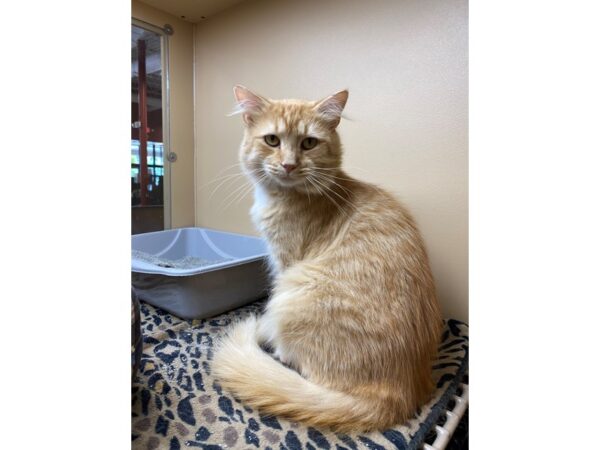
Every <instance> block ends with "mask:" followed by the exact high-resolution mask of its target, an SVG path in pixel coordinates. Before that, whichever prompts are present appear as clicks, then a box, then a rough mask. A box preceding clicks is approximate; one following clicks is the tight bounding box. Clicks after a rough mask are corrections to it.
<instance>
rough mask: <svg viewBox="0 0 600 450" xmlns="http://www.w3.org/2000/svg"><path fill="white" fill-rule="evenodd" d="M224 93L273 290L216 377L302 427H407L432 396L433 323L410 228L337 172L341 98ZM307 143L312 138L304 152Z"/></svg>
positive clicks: (396, 209)
mask: <svg viewBox="0 0 600 450" xmlns="http://www.w3.org/2000/svg"><path fill="white" fill-rule="evenodd" d="M234 93H235V96H236V99H237V101H238V105H239V112H240V113H241V114H242V115H243V118H244V122H245V124H246V127H245V133H244V138H243V141H242V145H241V150H240V159H241V162H242V166H243V167H244V170H245V171H246V173H247V174H248V176H249V177H250V180H251V181H252V182H253V183H254V185H255V203H254V206H253V208H252V211H251V214H252V218H253V220H254V222H255V224H256V226H257V228H258V229H259V230H260V232H261V233H262V235H263V236H264V237H265V238H266V240H267V242H268V245H269V249H270V256H271V266H272V271H273V275H274V289H273V292H272V296H271V298H270V300H269V302H268V304H267V306H266V309H265V312H264V314H263V315H262V316H261V317H258V318H252V319H250V320H247V321H245V322H242V323H239V324H236V325H235V326H234V327H233V328H232V330H231V332H230V333H229V335H228V336H227V337H226V338H224V339H223V340H222V342H220V344H219V347H218V350H217V352H216V354H215V358H214V362H213V370H214V372H215V374H216V376H217V378H219V380H220V382H221V383H222V385H223V386H224V387H225V388H227V389H229V390H231V391H232V392H233V393H234V394H235V395H236V396H237V397H239V398H240V399H241V400H243V401H244V402H245V403H246V404H248V405H250V406H253V407H256V408H258V409H259V410H261V412H263V413H265V414H275V415H281V416H284V417H287V418H289V419H291V420H297V421H303V422H305V423H307V424H309V425H313V426H322V427H331V428H333V429H335V430H338V431H351V430H352V431H363V430H364V431H366V430H373V429H384V428H387V427H390V426H392V425H394V424H396V423H399V422H402V421H404V420H406V419H407V418H408V417H410V416H411V415H412V414H414V412H415V410H416V408H417V407H418V406H419V405H420V404H422V403H424V402H425V401H427V399H428V398H429V396H430V395H431V393H432V390H433V385H432V381H431V361H432V360H433V359H434V358H435V355H436V352H437V344H438V340H439V333H440V328H441V324H442V321H441V316H440V311H439V306H438V302H437V300H436V294H435V289H434V283H433V279H432V276H431V271H430V268H429V263H428V258H427V254H426V252H425V248H424V245H423V241H422V239H421V236H420V235H419V232H418V230H417V227H416V225H415V222H414V220H413V219H412V218H411V216H410V215H409V213H408V212H407V211H406V210H405V209H404V208H403V207H402V206H401V205H400V204H399V203H398V201H397V200H396V199H394V198H393V197H392V196H391V195H390V194H388V193H386V192H385V191H383V190H381V189H380V188H378V187H376V186H373V185H371V184H367V183H363V182H361V181H358V180H356V179H353V178H352V177H350V176H349V175H347V174H346V173H345V172H344V171H343V170H342V169H341V156H342V149H341V145H340V140H339V136H338V134H337V132H336V130H335V128H336V127H337V125H338V123H339V120H340V116H341V113H342V110H343V108H344V106H345V103H346V100H347V98H348V93H347V91H342V92H339V93H337V94H334V95H332V96H330V97H327V98H326V99H324V100H322V101H320V102H308V101H299V100H270V99H266V98H263V97H260V96H258V95H256V94H254V93H252V92H250V91H249V90H247V89H246V88H244V87H241V86H236V88H235V89H234ZM266 135H275V136H277V138H278V140H279V145H277V146H271V145H268V144H267V141H266V140H265V136H266ZM307 137H314V138H316V139H317V144H316V146H315V147H314V148H312V149H309V150H306V149H303V148H302V145H303V144H302V142H303V140H304V139H306V138H307ZM271 142H272V141H271ZM283 164H287V165H295V166H296V168H295V169H294V170H292V171H291V172H290V173H287V171H286V170H284V169H285V168H284V167H283ZM261 346H268V347H271V348H272V349H274V352H275V353H274V354H275V356H276V357H277V358H278V359H279V360H280V361H277V360H276V359H274V358H273V357H271V356H270V355H269V354H268V353H266V352H265V351H263V350H262V349H261ZM282 363H284V364H285V365H284V364H282ZM286 366H288V367H286Z"/></svg>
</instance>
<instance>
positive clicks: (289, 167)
mask: <svg viewBox="0 0 600 450" xmlns="http://www.w3.org/2000/svg"><path fill="white" fill-rule="evenodd" d="M281 166H282V167H283V168H284V169H285V171H286V172H287V173H290V172H291V171H292V170H294V169H295V168H296V167H298V165H297V164H281Z"/></svg>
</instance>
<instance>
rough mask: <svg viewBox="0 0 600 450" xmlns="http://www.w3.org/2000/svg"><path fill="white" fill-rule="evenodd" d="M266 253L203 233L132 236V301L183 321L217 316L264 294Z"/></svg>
mask: <svg viewBox="0 0 600 450" xmlns="http://www.w3.org/2000/svg"><path fill="white" fill-rule="evenodd" d="M266 257H267V249H266V245H265V242H264V241H263V240H262V239H260V238H257V237H253V236H244V235H241V234H235V233H227V232H224V231H216V230H210V229H207V228H179V229H175V230H166V231H157V232H154V233H144V234H137V235H133V236H131V281H132V284H133V287H134V288H135V291H136V294H137V296H138V297H139V298H140V299H141V300H144V301H146V302H148V303H150V304H151V305H154V306H157V307H159V308H162V309H164V310H166V311H168V312H170V313H172V314H175V315H176V316H179V317H182V318H184V319H201V318H205V317H211V316H214V315H217V314H220V313H222V312H224V311H228V310H231V309H234V308H237V307H238V306H242V305H244V304H246V303H250V302H252V301H254V300H257V299H259V298H261V297H264V296H265V295H266V293H267V289H268V285H269V281H268V274H267V263H266Z"/></svg>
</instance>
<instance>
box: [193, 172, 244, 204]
mask: <svg viewBox="0 0 600 450" xmlns="http://www.w3.org/2000/svg"><path fill="white" fill-rule="evenodd" d="M243 175H244V174H243V173H241V172H240V173H234V174H231V175H225V176H224V177H223V178H224V179H222V180H221V182H220V183H219V184H217V186H216V187H215V188H214V189H213V191H212V192H211V193H210V195H209V196H208V200H209V201H210V200H212V198H213V196H214V195H215V193H216V192H217V191H218V190H219V188H220V187H222V186H224V185H225V184H228V183H229V182H232V181H234V180H237V179H238V178H239V177H241V176H243ZM200 189H202V188H200Z"/></svg>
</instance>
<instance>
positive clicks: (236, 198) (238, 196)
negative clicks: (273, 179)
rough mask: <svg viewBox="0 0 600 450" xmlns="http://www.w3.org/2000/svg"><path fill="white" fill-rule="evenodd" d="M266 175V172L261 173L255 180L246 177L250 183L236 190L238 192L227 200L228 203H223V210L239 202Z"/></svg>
mask: <svg viewBox="0 0 600 450" xmlns="http://www.w3.org/2000/svg"><path fill="white" fill-rule="evenodd" d="M266 177H267V175H266V174H262V175H261V176H260V177H259V178H258V179H257V180H256V181H254V180H252V179H250V178H249V179H248V181H250V185H243V186H242V187H243V188H245V189H242V190H241V191H240V190H238V194H236V195H235V196H234V197H233V198H232V200H230V201H229V203H227V205H225V206H224V207H223V211H225V210H226V209H227V208H229V207H230V206H231V205H234V204H236V203H238V202H240V201H241V200H242V199H243V198H244V197H245V196H246V195H248V194H249V193H250V192H252V189H254V188H256V187H257V186H258V184H259V183H260V182H261V181H262V180H264V179H265V178H266Z"/></svg>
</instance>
